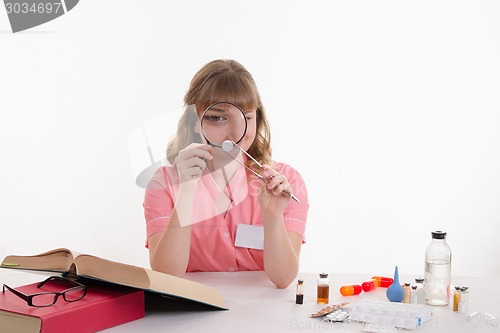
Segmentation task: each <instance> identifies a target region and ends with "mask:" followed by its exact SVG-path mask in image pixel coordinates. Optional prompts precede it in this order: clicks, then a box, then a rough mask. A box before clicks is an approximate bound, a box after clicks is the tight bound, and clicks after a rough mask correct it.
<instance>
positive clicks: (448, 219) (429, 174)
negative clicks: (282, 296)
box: [0, 0, 500, 282]
mask: <svg viewBox="0 0 500 333" xmlns="http://www.w3.org/2000/svg"><path fill="white" fill-rule="evenodd" d="M217 58H233V59H236V60H238V61H239V62H241V63H242V64H243V65H244V66H246V67H247V69H248V70H249V71H250V72H251V73H252V74H253V75H254V78H255V80H256V82H257V84H258V86H259V89H260V92H261V95H262V98H263V102H264V104H265V106H266V108H267V111H268V115H269V118H270V123H271V130H272V135H273V136H272V145H273V149H274V157H275V159H276V160H279V161H283V162H286V163H288V164H290V165H292V166H294V167H295V168H296V169H297V170H299V172H301V174H302V175H303V177H304V178H305V180H306V182H307V185H308V190H309V195H310V214H309V219H308V222H307V233H306V237H307V243H306V244H305V245H304V246H303V252H302V256H301V271H307V272H321V271H325V272H329V273H330V274H331V276H332V278H334V275H335V274H336V273H338V274H340V273H363V274H367V275H370V276H371V275H379V274H389V275H390V274H392V272H393V270H394V265H399V272H400V274H415V275H423V261H424V252H425V248H426V246H427V245H428V243H429V242H430V239H431V237H430V232H431V231H433V230H445V231H447V232H448V243H449V244H450V247H451V248H452V251H453V259H452V274H454V275H500V262H499V260H498V256H499V254H500V242H499V241H498V236H499V235H500V223H499V222H500V130H499V129H500V98H499V97H500V96H499V95H500V94H499V92H500V61H499V59H500V2H498V1H478V0H470V1H455V0H454V1H435V0H433V1H399V0H398V1H326V0H324V1H256V0H253V1H241V2H236V1H229V0H228V1H175V2H173V1H159V0H158V1H124V0H115V1H96V0H95V1H91V0H85V1H81V2H80V3H79V4H78V5H77V6H76V7H75V8H74V9H73V10H72V11H70V12H69V13H67V14H66V15H64V16H62V17H60V18H59V19H56V20H54V21H52V22H49V23H47V24H44V25H42V26H39V27H36V28H33V29H30V30H29V31H26V32H23V33H17V34H12V32H10V26H9V22H8V18H7V14H6V12H5V11H4V8H3V7H2V8H0V112H1V117H0V126H1V130H0V144H1V146H0V153H1V163H0V179H1V186H0V221H1V229H0V236H1V238H0V257H2V258H3V257H4V256H6V255H8V254H27V255H28V254H35V253H39V252H43V251H46V250H49V249H52V248H55V247H62V246H64V247H68V248H70V249H73V250H77V251H80V252H86V253H91V254H95V255H99V256H102V257H104V258H108V259H112V260H118V261H122V262H126V263H131V264H135V265H140V266H144V267H148V266H149V264H148V254H147V250H146V249H145V247H144V241H145V223H144V218H143V212H142V198H143V189H141V188H139V187H137V186H136V185H135V183H134V179H135V178H134V177H135V175H134V170H133V169H134V168H133V165H134V163H132V162H131V154H130V149H129V137H130V134H131V133H132V132H133V130H134V129H135V128H137V127H138V126H139V125H140V124H141V123H143V122H146V121H148V120H149V119H152V118H154V117H157V116H160V115H162V114H165V113H168V112H169V111H170V110H174V109H176V108H178V107H180V106H181V105H182V99H183V96H184V93H185V92H186V90H187V87H188V84H189V81H190V79H191V77H192V76H193V74H194V73H195V72H196V71H197V70H198V69H199V68H200V67H201V66H203V65H204V64H205V63H207V62H209V61H211V60H213V59H217ZM175 121H176V120H175ZM161 144H163V143H161ZM134 158H135V157H134ZM134 158H133V159H134ZM133 159H132V160H133ZM359 282H361V281H359Z"/></svg>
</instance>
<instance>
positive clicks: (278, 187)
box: [259, 164, 292, 217]
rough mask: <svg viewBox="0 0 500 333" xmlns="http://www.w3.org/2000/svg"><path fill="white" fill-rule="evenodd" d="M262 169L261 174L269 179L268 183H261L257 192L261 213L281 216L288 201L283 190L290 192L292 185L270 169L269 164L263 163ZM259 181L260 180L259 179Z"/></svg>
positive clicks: (288, 198) (288, 197)
mask: <svg viewBox="0 0 500 333" xmlns="http://www.w3.org/2000/svg"><path fill="white" fill-rule="evenodd" d="M263 169H264V172H263V173H262V176H263V177H264V178H266V179H267V180H269V183H268V184H265V183H262V188H261V191H260V193H259V204H260V208H261V210H262V214H264V215H267V216H281V217H282V216H283V212H284V211H285V209H286V207H287V206H288V203H289V202H290V196H288V195H286V194H285V193H284V192H283V191H288V192H289V193H292V187H291V186H290V184H289V183H288V180H287V179H286V177H285V176H284V175H282V174H280V173H279V172H278V171H276V170H274V169H272V168H271V167H270V166H269V165H266V164H265V165H263ZM259 181H260V182H262V181H261V180H259Z"/></svg>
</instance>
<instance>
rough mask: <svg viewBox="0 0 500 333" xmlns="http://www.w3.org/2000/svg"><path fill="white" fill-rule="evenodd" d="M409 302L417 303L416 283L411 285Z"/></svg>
mask: <svg viewBox="0 0 500 333" xmlns="http://www.w3.org/2000/svg"><path fill="white" fill-rule="evenodd" d="M410 304H418V289H417V286H416V285H412V286H411V294H410Z"/></svg>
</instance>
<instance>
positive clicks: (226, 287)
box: [0, 269, 500, 333]
mask: <svg viewBox="0 0 500 333" xmlns="http://www.w3.org/2000/svg"><path fill="white" fill-rule="evenodd" d="M45 276H46V275H39V274H36V273H31V272H25V271H16V270H10V269H0V283H5V284H8V285H10V286H12V287H15V286H21V285H24V284H28V283H33V282H37V281H40V280H42V279H43V278H44V277H45ZM317 276H318V274H316V273H301V274H299V276H298V278H300V279H303V280H304V281H305V282H304V287H305V292H304V304H302V305H297V304H295V282H294V283H292V285H290V286H289V287H288V288H287V289H277V288H276V287H275V286H274V285H273V284H272V283H271V282H270V281H269V280H268V279H267V277H266V275H265V273H264V272H235V273H190V274H187V275H186V278H188V279H191V280H194V281H197V282H201V283H204V284H207V285H210V286H213V287H215V288H217V289H218V290H219V291H220V292H221V293H222V296H223V297H224V300H225V303H226V307H227V308H229V310H227V311H211V310H206V309H195V310H187V309H184V308H183V309H179V308H176V307H175V306H174V307H172V306H169V307H167V308H162V309H158V308H153V309H148V311H147V312H146V317H145V318H143V319H140V320H136V321H134V322H130V323H127V324H124V325H120V326H116V327H113V328H110V329H108V330H106V331H105V332H134V333H135V332H148V333H149V332H186V333H187V332H237V333H243V332H259V333H260V332H262V333H263V332H273V333H274V332H332V331H333V332H335V331H339V332H363V324H362V323H357V322H351V323H328V322H323V321H322V320H321V319H320V318H309V315H310V314H312V313H314V312H316V311H318V310H320V309H321V308H323V307H324V306H325V305H319V304H317V303H316V280H317ZM370 278H371V276H368V275H337V274H332V273H330V303H329V304H338V303H342V302H346V301H347V302H351V304H355V303H356V302H359V301H363V300H379V301H382V300H383V301H385V300H387V298H386V297H385V290H386V289H385V288H378V289H376V290H374V291H371V292H368V293H365V292H362V293H361V294H360V295H357V296H350V297H344V296H342V295H340V293H339V288H340V286H342V285H349V284H361V283H362V282H364V281H367V280H369V279H370ZM414 278H415V277H414V276H401V277H400V282H401V283H404V282H413V281H414ZM452 284H454V285H467V286H468V287H469V290H470V301H469V313H472V312H475V311H479V312H482V313H485V312H488V313H491V314H492V315H494V316H495V317H496V318H500V305H499V303H500V277H480V278H479V277H453V278H452ZM430 308H431V310H432V312H433V319H432V320H431V321H430V322H428V323H425V324H424V325H422V326H421V327H420V328H418V329H417V330H415V332H450V333H451V332H453V333H457V332H474V333H476V332H500V327H499V326H496V327H494V326H489V325H485V324H482V323H479V324H471V323H469V322H467V321H466V315H465V314H461V313H457V312H453V311H452V309H451V306H447V307H430ZM408 332H411V331H408Z"/></svg>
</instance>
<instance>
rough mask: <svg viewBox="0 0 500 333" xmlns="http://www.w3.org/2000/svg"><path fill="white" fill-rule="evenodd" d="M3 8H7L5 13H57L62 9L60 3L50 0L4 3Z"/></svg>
mask: <svg viewBox="0 0 500 333" xmlns="http://www.w3.org/2000/svg"><path fill="white" fill-rule="evenodd" d="M5 8H6V9H7V14H11V13H14V14H28V13H30V14H44V13H47V14H51V13H56V14H57V13H58V12H59V10H63V9H62V6H61V3H60V2H59V3H51V2H39V3H32V4H29V3H26V2H22V3H19V2H15V3H10V2H6V3H5Z"/></svg>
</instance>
